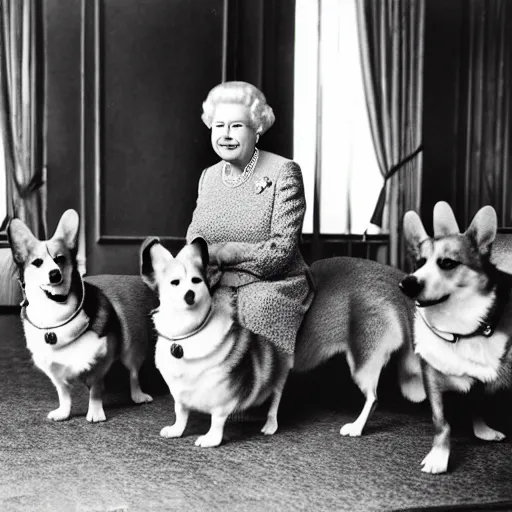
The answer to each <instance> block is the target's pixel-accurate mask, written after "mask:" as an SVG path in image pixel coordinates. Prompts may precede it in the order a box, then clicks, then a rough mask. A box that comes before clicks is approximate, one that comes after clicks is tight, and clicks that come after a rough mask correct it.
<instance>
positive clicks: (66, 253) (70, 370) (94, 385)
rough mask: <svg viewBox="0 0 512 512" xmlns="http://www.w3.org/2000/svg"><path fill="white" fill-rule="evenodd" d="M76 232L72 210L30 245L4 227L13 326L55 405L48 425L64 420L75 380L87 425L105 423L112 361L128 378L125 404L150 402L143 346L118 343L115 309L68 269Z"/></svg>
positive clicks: (24, 233)
mask: <svg viewBox="0 0 512 512" xmlns="http://www.w3.org/2000/svg"><path fill="white" fill-rule="evenodd" d="M78 232H79V217H78V214H77V212H76V211H74V210H67V211H66V212H65V213H64V214H63V215H62V217H61V219H60V221H59V223H58V226H57V229H56V231H55V234H54V235H53V237H52V238H50V239H49V240H45V241H40V240H38V239H37V238H36V237H35V236H34V235H33V233H32V232H31V231H30V229H29V228H28V227H27V226H26V225H25V224H24V223H23V222H22V221H21V220H19V219H16V218H15V219H12V220H11V222H10V223H9V226H8V228H7V234H8V239H9V242H10V247H11V250H12V256H13V259H14V262H15V264H16V265H17V267H18V272H19V280H20V284H21V286H22V289H23V292H24V296H25V300H24V301H23V303H22V309H21V320H22V323H23V329H24V333H25V339H26V343H27V347H28V349H29V350H30V352H31V354H32V357H33V360H34V363H35V365H36V367H38V368H39V369H40V370H42V371H43V372H44V373H45V374H46V375H47V376H48V377H49V378H50V380H51V381H52V383H53V384H54V386H55V388H56V389H57V394H58V398H59V407H58V408H57V409H55V410H53V411H51V412H50V413H49V414H48V419H50V420H54V421H62V420H65V419H67V418H69V416H70V412H71V384H72V383H73V382H74V381H76V380H78V379H79V380H81V381H83V382H84V383H85V384H86V385H87V386H88V387H89V390H90V393H89V407H88V412H87V421H89V422H100V421H105V419H106V417H105V412H104V410H103V400H102V393H103V378H104V376H105V374H106V373H107V371H108V370H109V368H110V367H111V365H112V363H113V362H114V360H115V359H116V358H118V357H119V359H120V360H121V361H122V363H123V364H124V365H125V366H126V368H127V369H128V371H129V373H130V388H131V398H132V400H133V401H134V402H136V403H145V402H150V401H151V400H152V398H151V396H149V395H147V394H146V393H143V392H142V390H141V388H140V384H139V377H138V373H139V369H140V366H141V364H142V362H143V360H144V358H145V352H146V347H145V343H144V342H145V340H143V339H140V337H136V338H134V339H133V340H132V339H131V338H130V337H129V336H124V337H123V336H122V329H121V325H120V322H119V319H118V317H117V316H116V313H115V308H114V306H113V305H112V304H111V303H110V302H109V299H108V298H107V295H106V294H105V293H104V292H103V291H102V290H101V286H96V285H93V284H91V283H88V282H84V280H83V279H82V278H81V276H80V273H79V271H78V269H77V262H76V255H77V249H78ZM135 279H137V280H138V281H139V282H140V278H138V277H136V276H116V283H117V284H116V286H118V287H122V286H126V287H128V288H130V287H131V286H133V281H134V280H135ZM96 280H98V281H101V278H100V277H99V276H97V277H96ZM109 286H110V285H109Z"/></svg>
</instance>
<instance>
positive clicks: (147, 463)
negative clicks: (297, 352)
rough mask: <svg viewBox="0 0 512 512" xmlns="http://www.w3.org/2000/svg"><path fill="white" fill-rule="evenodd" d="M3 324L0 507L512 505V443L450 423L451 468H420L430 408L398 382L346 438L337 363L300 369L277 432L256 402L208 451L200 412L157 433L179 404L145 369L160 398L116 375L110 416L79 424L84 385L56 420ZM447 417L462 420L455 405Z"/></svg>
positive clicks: (50, 395)
mask: <svg viewBox="0 0 512 512" xmlns="http://www.w3.org/2000/svg"><path fill="white" fill-rule="evenodd" d="M0 333H1V334H0V344H1V347H2V357H1V359H0V382H1V385H2V398H1V402H0V427H1V435H2V441H1V443H0V510H1V511H2V512H11V511H12V512H14V511H52V512H54V511H65V512H74V511H76V512H82V511H84V512H85V511H91V512H100V511H110V512H121V511H122V512H125V511H126V512H128V511H130V512H132V511H174V510H180V511H184V512H185V511H233V512H234V511H237V512H244V511H251V512H252V511H255V512H257V511H262V512H263V511H264V512H269V511H297V510H304V511H306V510H307V511H317V510H318V511H324V510H325V511H345V510H346V511H381V510H382V511H386V510H426V509H428V508H429V507H432V510H448V509H450V508H452V509H453V510H512V485H511V482H512V444H511V443H510V442H508V441H506V440H505V441H504V442H501V443H484V442H482V441H478V440H476V439H475V438H473V437H472V436H471V433H470V431H469V429H468V426H467V425H466V426H464V425H463V424H462V423H463V422H460V423H461V424H460V425H459V424H457V421H455V426H454V435H453V456H452V461H451V467H450V472H449V473H448V474H446V475H441V476H433V475H425V474H423V473H422V472H421V471H420V461H421V459H422V458H423V457H424V456H425V455H426V453H427V452H428V451H429V449H430V445H431V442H432V426H431V422H430V417H429V410H428V407H427V406H426V405H425V404H423V405H411V404H407V403H406V402H405V401H402V400H401V399H400V398H399V397H398V396H397V394H396V393H395V391H396V390H394V388H393V386H392V385H389V386H388V387H387V388H386V385H384V390H385V392H384V398H383V399H382V403H381V404H380V405H379V407H378V408H377V410H376V412H375V414H374V415H373V417H372V418H371V419H370V421H369V424H368V427H367V430H366V432H365V435H363V436H362V437H361V438H343V437H341V436H340V435H339V429H340V427H341V425H342V424H344V423H346V422H348V421H351V420H353V419H354V418H355V416H356V415H357V413H358V408H359V407H360V405H361V397H360V395H359V394H358V391H357V389H356V388H355V386H353V384H352V383H351V382H350V381H349V380H348V377H347V375H346V368H345V367H343V365H342V364H340V363H339V362H338V361H336V362H334V363H331V364H328V365H326V366H325V367H324V368H322V369H320V370H318V371H315V372H313V373H312V374H310V375H305V376H296V375H294V376H292V378H291V379H290V381H289V383H288V385H287V388H286V392H285V396H284V399H283V409H282V414H281V421H280V428H279V430H278V432H277V433H276V434H275V435H274V436H270V437H266V436H263V435H261V434H260V433H259V429H260V428H261V427H262V425H263V420H261V421H256V420H251V417H257V416H258V415H259V414H260V413H261V412H264V411H261V410H256V411H254V412H253V413H251V415H249V417H248V418H247V420H246V421H231V422H229V423H228V425H227V427H226V432H225V441H224V443H223V445H221V446H220V447H219V448H214V449H204V448H197V447H195V446H194V440H195V438H196V437H197V436H198V435H200V434H202V433H204V432H206V430H207V429H208V426H209V418H208V417H207V416H205V415H202V414H193V415H192V416H191V421H190V423H189V426H188V428H187V430H186V432H185V436H184V437H183V438H181V439H175V440H169V439H163V438H161V437H160V436H159V431H160V429H161V428H162V427H163V426H165V425H169V424H172V422H173V413H172V399H171V397H170V395H169V394H167V393H166V391H165V388H164V387H163V386H162V381H161V379H159V376H158V375H157V374H155V373H154V368H152V367H151V365H149V366H148V368H146V369H145V374H144V381H145V387H146V389H147V390H148V388H151V389H150V390H151V391H152V392H153V393H154V395H155V396H154V398H155V400H154V402H153V403H151V404H146V405H140V406H139V405H134V404H132V403H131V402H130V399H129V393H128V380H127V375H126V374H125V373H123V372H122V371H121V370H117V373H116V372H114V374H113V375H111V376H110V378H109V390H108V391H107V393H106V399H105V412H106V415H107V418H108V420H107V421H106V422H105V423H101V424H92V425H91V424H89V423H87V421H86V420H85V414H86V411H87V392H86V389H85V388H84V387H81V386H80V385H77V386H76V388H75V389H74V394H73V397H74V402H73V408H72V417H71V419H69V420H68V421H65V422H62V423H52V422H49V421H48V420H47V419H46V414H47V413H48V411H50V410H51V409H53V408H55V407H56V405H57V395H56V392H55V390H54V388H53V386H52V384H51V383H50V381H49V379H48V378H47V377H46V376H45V375H43V374H42V373H41V372H39V371H38V370H36V369H35V368H34V367H33V365H32V363H31V361H30V356H29V354H28V351H27V350H26V348H25V345H24V342H23V335H22V329H21V325H20V322H19V319H18V318H17V316H16V315H12V314H10V315H9V314H4V315H0ZM326 377H330V381H329V378H327V379H326ZM384 377H385V378H389V372H388V375H387V376H386V375H385V376H384ZM384 384H385V383H384ZM342 390H345V392H343V391H342ZM386 394H387V396H386ZM501 407H502V408H508V403H503V404H502V405H501ZM451 414H452V416H454V418H455V419H457V418H459V417H460V416H461V414H459V410H458V409H457V406H454V407H452V408H451ZM500 507H501V508H500ZM506 507H508V508H506Z"/></svg>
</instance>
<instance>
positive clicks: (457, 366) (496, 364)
mask: <svg viewBox="0 0 512 512" xmlns="http://www.w3.org/2000/svg"><path fill="white" fill-rule="evenodd" d="M414 326H415V346H416V353H417V354H418V355H419V356H420V357H421V358H422V359H424V360H425V361H426V362H427V363H428V364H429V365H430V366H432V367H433V368H435V369H436V370H438V371H439V372H441V373H442V374H444V375H446V376H449V377H451V378H450V381H451V382H452V384H453V385H454V387H456V388H457V389H459V390H460V391H468V390H469V389H470V388H471V385H472V383H473V381H474V380H475V379H476V380H479V381H481V382H484V383H490V382H492V381H494V380H495V379H496V378H497V376H498V371H499V368H500V365H501V358H502V356H503V354H504V352H505V349H506V345H507V341H508V338H509V337H508V336H507V335H506V334H504V333H502V332H499V331H496V332H495V333H494V334H493V335H492V336H490V337H485V336H473V337H471V338H461V339H460V340H459V341H458V342H456V343H451V342H449V341H445V340H444V339H442V338H440V337H439V336H438V335H436V334H435V333H434V332H432V331H431V330H430V328H429V327H428V326H427V325H426V323H425V321H424V320H423V318H421V316H420V315H419V313H416V318H415V323H414Z"/></svg>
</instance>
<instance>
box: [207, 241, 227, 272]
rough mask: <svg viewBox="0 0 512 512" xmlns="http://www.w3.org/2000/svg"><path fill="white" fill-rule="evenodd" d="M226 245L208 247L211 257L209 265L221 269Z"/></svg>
mask: <svg viewBox="0 0 512 512" xmlns="http://www.w3.org/2000/svg"><path fill="white" fill-rule="evenodd" d="M224 245H225V244H223V243H221V244H211V245H208V257H209V260H210V261H209V264H210V265H212V266H217V267H219V268H220V267H221V265H222V257H221V256H222V248H223V247H224Z"/></svg>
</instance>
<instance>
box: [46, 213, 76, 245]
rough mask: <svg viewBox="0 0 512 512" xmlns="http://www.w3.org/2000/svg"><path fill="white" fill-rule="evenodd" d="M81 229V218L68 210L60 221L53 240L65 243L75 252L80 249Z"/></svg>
mask: <svg viewBox="0 0 512 512" xmlns="http://www.w3.org/2000/svg"><path fill="white" fill-rule="evenodd" d="M79 229H80V217H79V216H78V213H77V212H76V211H75V210H66V211H65V212H64V213H63V214H62V217H61V218H60V220H59V223H58V225H57V229H56V230H55V233H54V235H53V237H52V239H60V240H63V241H64V244H65V245H66V247H67V248H68V249H69V250H70V251H71V252H75V251H76V250H77V248H78V231H79Z"/></svg>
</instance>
